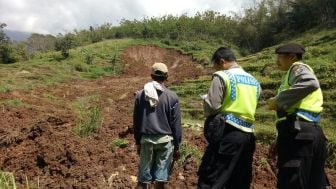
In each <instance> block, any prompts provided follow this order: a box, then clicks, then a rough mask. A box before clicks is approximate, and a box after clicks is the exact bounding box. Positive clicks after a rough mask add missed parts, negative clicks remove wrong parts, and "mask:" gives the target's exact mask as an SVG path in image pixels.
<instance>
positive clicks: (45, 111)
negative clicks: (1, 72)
mask: <svg viewBox="0 0 336 189" xmlns="http://www.w3.org/2000/svg"><path fill="white" fill-rule="evenodd" d="M121 60H122V63H123V65H124V73H123V74H122V75H121V76H118V77H104V78H101V79H98V80H94V81H71V82H67V83H63V84H59V85H57V86H52V87H46V88H36V89H33V90H29V91H12V92H10V93H1V94H0V100H1V101H5V100H10V99H20V100H21V101H23V102H24V106H20V107H11V106H7V105H2V107H0V125H1V127H0V170H3V171H9V172H13V173H14V175H15V178H16V183H17V186H18V188H26V186H27V183H28V185H29V186H30V187H31V188H34V187H35V188H36V187H37V186H39V187H40V188H64V189H68V188H74V189H75V188H76V189H77V188H83V189H84V188H132V187H134V186H135V176H136V172H137V164H138V156H137V155H136V150H135V147H134V142H133V135H132V134H131V133H130V132H129V131H130V129H129V128H131V127H132V108H133V93H134V92H135V91H137V90H139V89H141V88H142V86H143V84H144V83H145V82H147V81H149V80H150V77H149V74H150V66H151V64H152V63H154V62H165V63H167V64H168V66H169V69H170V74H169V83H168V86H169V85H171V84H178V83H179V82H181V81H183V79H187V78H189V79H190V78H196V77H198V76H200V75H204V74H205V73H206V72H208V71H205V70H204V69H203V68H202V66H200V65H199V64H198V63H196V62H193V59H192V57H191V56H187V55H183V54H181V53H180V52H177V51H174V50H167V49H161V48H157V47H154V46H135V47H131V48H129V49H127V50H125V51H124V53H123V54H122V56H121ZM92 95H96V96H97V95H98V96H99V101H97V102H95V103H97V105H99V106H100V107H102V108H103V118H104V120H103V124H102V127H101V128H100V129H99V130H97V131H96V132H95V133H93V134H92V135H91V136H90V137H87V138H81V137H78V136H76V135H75V134H74V132H73V128H74V127H75V124H76V114H75V113H74V111H73V110H72V109H71V106H70V104H71V103H72V102H73V101H76V100H78V99H79V98H83V97H87V96H92ZM48 96H49V97H50V96H51V97H52V98H47V97H48ZM119 137H121V138H125V139H127V140H128V141H130V144H129V145H128V146H127V147H126V148H114V147H111V145H110V144H111V142H112V140H113V139H116V138H119ZM183 139H184V140H187V141H189V142H190V143H192V144H194V145H197V146H199V147H201V148H202V149H203V148H204V147H205V146H206V142H205V141H204V139H203V137H202V136H199V135H196V134H193V132H184V138H183ZM266 154H267V148H266V147H264V146H262V145H258V146H257V150H256V153H255V156H254V165H253V166H254V174H253V175H254V177H253V183H252V188H254V189H263V188H267V189H270V188H275V173H274V162H272V161H267V158H266V157H267V156H266ZM196 171H197V164H196V161H195V159H194V158H193V157H190V158H189V159H188V160H187V162H186V164H185V165H183V166H175V169H174V172H173V175H172V182H171V183H170V184H169V186H170V187H171V188H181V189H182V188H183V189H185V188H195V185H196V182H197V176H196ZM328 174H329V178H330V180H331V182H332V185H333V187H332V188H336V172H335V171H334V170H328Z"/></svg>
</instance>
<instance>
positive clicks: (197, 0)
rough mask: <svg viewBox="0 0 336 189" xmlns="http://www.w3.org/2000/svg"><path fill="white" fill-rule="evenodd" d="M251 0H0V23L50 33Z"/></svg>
mask: <svg viewBox="0 0 336 189" xmlns="http://www.w3.org/2000/svg"><path fill="white" fill-rule="evenodd" d="M251 1H252V0H235V1H232V0H165V1H162V0H161V1H159V0H113V1H112V0H0V23H1V22H3V23H6V24H7V29H12V30H19V31H28V32H39V33H53V34H57V33H59V32H61V33H64V32H70V31H73V30H74V29H83V28H88V27H89V26H98V25H101V24H103V23H107V22H109V23H112V24H114V25H116V24H118V23H119V22H120V20H121V19H122V18H125V19H141V18H143V17H145V16H163V15H166V14H172V15H181V14H183V13H187V14H188V15H194V14H195V13H196V12H198V11H205V10H215V11H218V12H221V13H222V14H229V13H230V11H234V12H237V11H239V10H241V8H242V7H246V5H245V4H246V2H251ZM244 2H245V4H244Z"/></svg>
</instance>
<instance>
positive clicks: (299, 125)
mask: <svg viewBox="0 0 336 189" xmlns="http://www.w3.org/2000/svg"><path fill="white" fill-rule="evenodd" d="M304 52H305V49H304V47H303V46H302V45H299V44H287V45H283V46H280V47H278V48H277V49H276V50H275V53H276V54H277V61H276V63H277V65H278V67H279V69H280V70H281V71H286V72H287V73H286V75H285V76H284V79H283V81H282V84H281V86H280V88H279V89H278V94H277V95H276V96H275V97H273V98H271V99H269V100H268V107H269V109H270V110H275V111H277V117H278V119H277V123H276V127H277V131H278V135H277V140H276V143H275V145H273V147H271V154H272V152H273V154H274V152H277V154H278V163H277V166H278V183H277V187H278V188H280V189H322V188H326V185H327V182H326V180H327V179H326V175H325V172H324V165H325V160H326V155H327V152H326V138H325V135H324V133H323V131H322V129H321V127H320V126H319V122H320V113H321V111H322V104H323V96H322V91H321V88H320V84H319V82H318V80H317V78H316V76H315V74H314V71H313V69H312V68H311V67H309V66H308V65H307V64H304V63H303V62H302V55H303V54H304Z"/></svg>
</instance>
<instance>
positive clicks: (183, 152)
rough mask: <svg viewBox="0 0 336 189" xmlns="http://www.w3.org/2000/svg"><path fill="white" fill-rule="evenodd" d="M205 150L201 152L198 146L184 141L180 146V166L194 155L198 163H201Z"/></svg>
mask: <svg viewBox="0 0 336 189" xmlns="http://www.w3.org/2000/svg"><path fill="white" fill-rule="evenodd" d="M202 154H203V152H201V150H200V149H198V148H197V146H195V145H192V144H190V143H188V142H183V143H182V145H181V147H180V158H179V159H178V161H177V162H178V164H179V165H180V166H183V165H185V163H186V161H187V159H188V158H190V157H194V158H195V160H196V163H197V164H199V163H200V161H201V157H202Z"/></svg>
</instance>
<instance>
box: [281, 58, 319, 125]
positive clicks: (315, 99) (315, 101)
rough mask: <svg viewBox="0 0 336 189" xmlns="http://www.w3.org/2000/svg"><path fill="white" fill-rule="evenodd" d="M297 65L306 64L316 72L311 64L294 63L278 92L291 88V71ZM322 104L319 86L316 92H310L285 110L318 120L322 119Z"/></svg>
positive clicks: (311, 119) (313, 120) (306, 118)
mask: <svg viewBox="0 0 336 189" xmlns="http://www.w3.org/2000/svg"><path fill="white" fill-rule="evenodd" d="M295 65H304V66H306V67H307V68H308V69H309V70H310V71H312V72H313V73H314V71H313V69H312V68H311V67H310V66H308V65H307V64H304V63H302V62H295V63H293V65H292V66H291V67H290V68H289V70H288V71H287V73H286V75H285V78H284V79H283V82H282V84H281V86H280V88H279V89H278V94H279V93H281V92H282V91H285V90H288V89H290V88H291V86H290V85H289V83H288V81H289V76H290V72H291V70H292V68H293V66H295ZM322 104H323V95H322V91H321V88H319V89H317V90H315V91H314V92H312V93H310V94H309V95H307V96H306V97H305V98H303V99H302V100H300V101H298V102H297V103H295V104H294V105H292V106H291V107H289V108H288V109H286V110H285V111H286V112H287V113H288V114H293V113H294V114H296V115H297V116H299V117H301V118H303V119H305V120H307V121H311V122H318V121H319V119H320V113H321V111H322V109H323V108H322Z"/></svg>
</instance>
